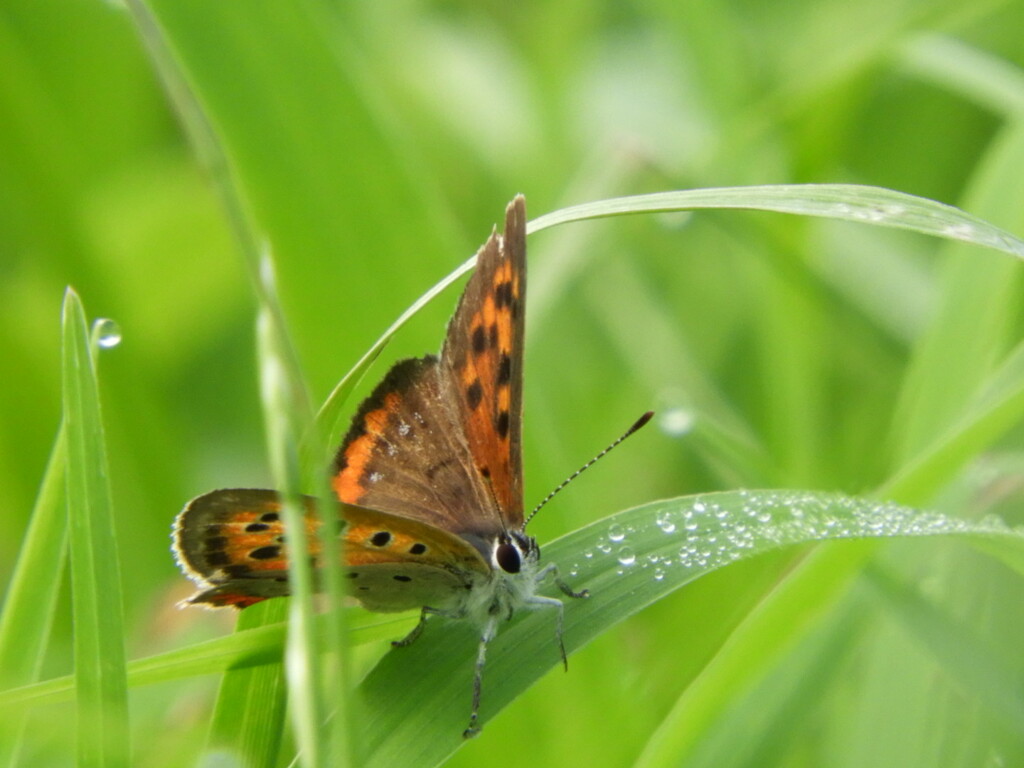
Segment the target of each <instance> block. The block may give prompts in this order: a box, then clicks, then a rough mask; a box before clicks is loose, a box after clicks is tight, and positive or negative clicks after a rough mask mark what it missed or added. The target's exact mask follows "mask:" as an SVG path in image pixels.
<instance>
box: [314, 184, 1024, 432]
mask: <svg viewBox="0 0 1024 768" xmlns="http://www.w3.org/2000/svg"><path fill="white" fill-rule="evenodd" d="M723 208H724V209H746V210H760V211H774V212H776V213H789V214H799V215H804V216H816V217H825V218H832V219H839V220H845V221H852V222H857V223H860V224H873V225H876V226H884V227H894V228H898V229H906V230H910V231H914V232H919V233H921V234H925V235H933V236H936V237H944V238H948V239H952V240H960V241H963V242H968V243H973V244H975V245H981V246H985V247H988V248H994V249H996V250H999V251H1003V252H1004V253H1009V254H1010V255H1012V256H1016V257H1017V258H1024V240H1021V239H1020V238H1017V237H1015V236H1014V235H1011V234H1010V233H1008V232H1006V231H1004V230H1002V229H999V228H998V227H995V226H993V225H991V224H989V223H988V222H986V221H983V220H982V219H979V218H977V217H975V216H971V215H970V214H968V213H964V212H963V211H961V210H960V209H958V208H955V207H953V206H951V205H945V204H944V203H938V202H935V201H933V200H928V199H926V198H922V197H916V196H914V195H908V194H905V193H903V192H895V191H893V190H889V189H883V188H881V187H869V186H862V185H855V184H781V185H772V186H756V187H754V186H752V187H724V188H711V189H692V190H678V191H674V192H659V193H655V194H650V195H635V196H632V197H618V198H611V199H608V200H600V201H597V202H593V203H584V204H582V205H574V206H570V207H568V208H562V209H560V210H557V211H553V212H551V213H547V214H544V215H543V216H540V217H538V218H536V219H534V220H533V221H531V222H530V223H529V224H528V225H527V233H528V234H534V233H536V232H540V231H541V230H544V229H548V228H549V227H554V226H558V225H560V224H568V223H571V222H576V221H586V220H587V219H596V218H604V217H608V216H622V215H628V214H637V213H665V212H672V211H692V210H700V209H723ZM475 263H476V257H475V256H473V257H471V258H469V259H467V260H466V261H464V262H462V264H460V265H459V266H458V267H456V268H455V269H454V270H452V271H451V272H450V273H449V274H447V275H446V276H445V277H444V278H442V279H441V280H440V281H439V282H438V283H437V284H436V285H434V286H433V287H432V288H431V289H430V290H429V291H427V292H426V293H424V294H423V295H422V296H421V297H420V298H419V299H417V300H416V301H415V302H414V303H413V304H412V305H411V306H410V307H409V308H408V309H407V310H406V311H405V312H403V313H402V314H401V316H399V318H398V319H397V320H395V322H394V323H392V324H391V326H390V327H389V328H388V329H387V330H386V331H385V332H384V333H383V334H382V335H381V337H380V338H379V339H377V341H375V342H374V343H373V345H372V346H371V347H370V349H369V350H368V351H367V353H366V354H365V355H364V356H363V357H362V358H361V359H360V360H359V362H358V363H356V365H355V366H354V367H353V369H352V371H350V372H349V373H348V374H347V375H346V376H345V377H344V378H343V379H342V380H341V381H340V382H339V383H338V385H337V386H336V387H335V389H334V391H333V392H331V394H330V395H329V396H328V398H327V400H326V402H325V403H324V405H323V406H322V407H321V408H320V411H319V413H318V414H317V424H318V425H319V426H320V428H321V430H322V432H323V433H324V434H329V435H330V436H331V440H329V441H328V442H329V443H330V444H333V442H334V440H333V438H335V437H337V435H338V434H339V433H340V431H341V429H340V427H339V426H338V422H339V419H340V414H341V411H342V406H343V404H344V402H345V399H346V398H347V396H348V394H349V393H350V392H351V389H352V387H353V386H354V385H355V383H356V382H357V381H358V380H359V377H361V376H362V375H363V373H365V371H366V369H367V368H368V367H369V365H370V363H372V362H373V360H374V359H375V358H376V356H377V355H379V354H380V352H381V350H382V349H383V348H384V345H385V344H387V342H388V340H389V339H390V338H391V337H392V336H393V335H394V334H395V333H396V332H397V331H398V330H399V329H400V328H401V327H402V326H403V325H405V324H406V323H407V322H408V321H409V320H410V319H411V318H412V317H414V316H415V315H416V314H417V313H418V312H419V311H420V310H421V309H422V308H423V307H425V306H426V305H427V304H429V303H430V302H431V301H432V300H433V299H434V298H435V297H436V296H437V295H438V294H440V293H441V292H442V291H444V290H445V289H446V288H447V287H448V286H450V285H451V284H452V283H454V282H455V281H456V280H458V279H459V278H460V277H462V276H463V275H464V274H466V273H467V272H469V270H471V269H472V268H473V265H474V264H475Z"/></svg>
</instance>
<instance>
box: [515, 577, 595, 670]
mask: <svg viewBox="0 0 1024 768" xmlns="http://www.w3.org/2000/svg"><path fill="white" fill-rule="evenodd" d="M548 575H550V576H551V577H552V578H553V580H554V582H555V584H556V585H557V586H558V588H559V589H560V590H562V592H563V593H564V594H565V595H567V596H568V597H575V598H584V597H590V590H587V589H581V590H580V591H579V592H576V591H574V590H573V588H572V587H570V586H569V585H568V584H567V583H565V582H564V581H562V579H561V577H560V576H559V575H558V566H557V565H555V564H554V563H549V564H548V565H546V566H545V567H544V568H543V569H541V571H540V573H538V574H537V580H538V581H540V580H541V579H543V578H545V577H547V576H548ZM529 604H531V605H533V606H535V607H538V608H539V607H541V606H545V605H547V606H551V607H553V608H558V619H557V624H556V627H555V635H556V636H557V637H558V650H559V651H560V652H561V654H562V666H563V667H565V670H566V671H568V670H569V657H568V656H567V655H566V653H565V643H564V642H563V640H562V627H563V625H564V624H565V606H564V605H562V601H561V600H556V599H555V598H553V597H544V596H542V595H534V596H533V597H532V598H531V599H530V603H529Z"/></svg>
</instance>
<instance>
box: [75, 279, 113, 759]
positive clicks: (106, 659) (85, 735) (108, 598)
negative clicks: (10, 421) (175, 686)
mask: <svg viewBox="0 0 1024 768" xmlns="http://www.w3.org/2000/svg"><path fill="white" fill-rule="evenodd" d="M63 331H64V338H63V350H62V355H63V382H62V383H63V390H64V426H65V429H66V430H67V432H66V435H67V502H68V535H69V540H70V544H71V547H70V550H71V595H72V617H73V620H74V626H75V638H74V643H75V689H76V697H77V707H76V708H77V715H78V764H79V765H81V766H85V767H86V768H89V767H90V766H104V767H107V766H110V767H111V768H113V767H114V766H122V765H123V766H127V765H128V764H129V746H128V694H127V679H126V675H125V652H124V628H123V618H122V613H121V611H122V608H121V577H120V573H119V572H118V553H117V543H116V541H115V537H114V526H113V520H112V512H111V500H110V485H109V481H108V479H107V478H108V477H109V473H108V469H107V454H106V447H105V445H104V439H103V421H102V418H101V415H100V402H99V389H98V386H97V382H96V369H95V366H94V365H93V359H92V349H91V346H90V342H89V330H88V328H87V327H86V323H85V312H84V311H83V309H82V303H81V301H80V300H79V298H78V295H77V294H76V293H75V292H74V291H73V290H71V289H70V288H69V289H68V291H67V293H66V294H65V297H64V308H63Z"/></svg>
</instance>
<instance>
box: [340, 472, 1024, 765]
mask: <svg viewBox="0 0 1024 768" xmlns="http://www.w3.org/2000/svg"><path fill="white" fill-rule="evenodd" d="M934 535H941V536H950V535H955V536H959V537H962V538H963V539H964V540H965V541H966V542H969V543H975V542H977V543H979V544H982V545H985V546H987V545H988V544H989V543H990V542H996V541H998V542H1000V543H1001V545H1002V550H1001V551H1000V553H999V554H1000V556H1001V557H1002V558H1004V559H1005V561H1006V562H1008V563H1009V564H1010V565H1011V566H1012V567H1014V568H1015V569H1016V570H1017V571H1018V572H1020V573H1022V574H1024V533H1021V532H1016V531H1012V530H1010V529H1009V528H1007V527H1006V526H1005V525H1003V524H1001V523H999V522H995V521H985V522H979V523H972V522H966V521H963V520H958V519H955V518H950V517H947V516H944V515H939V514H936V513H930V512H922V511H917V510H913V509H910V508H907V507H901V506H898V505H895V504H888V503H879V502H876V501H872V500H868V499H851V498H849V497H843V496H837V495H834V494H827V493H815V492H795V491H758V492H754V491H741V492H730V493H718V494H708V495H704V496H699V497H694V498H683V499H673V500H669V501H663V502H656V503H653V504H647V505H644V506H642V507H637V508H635V509H631V510H626V511H624V512H620V513H617V514H615V515H613V516H611V517H610V518H607V519H605V520H603V521H599V522H597V523H594V524H592V525H590V526H587V527H585V528H583V529H581V530H579V531H576V532H574V533H572V534H570V535H569V536H566V537H563V538H562V539H559V540H557V541H555V542H553V543H552V544H550V545H548V546H547V547H545V554H546V556H547V557H546V559H550V560H551V561H552V562H556V563H559V565H560V566H561V567H562V569H563V573H564V574H566V575H567V577H569V578H571V579H572V583H573V585H574V586H578V587H586V588H589V589H590V593H591V597H590V598H589V599H588V600H572V601H568V602H567V603H566V605H565V644H566V648H567V649H568V650H574V649H576V648H578V647H580V646H581V645H583V644H585V643H586V642H587V641H589V640H590V639H592V638H593V637H595V636H596V635H598V634H600V633H601V632H604V631H605V630H607V629H608V628H609V627H610V626H612V625H614V624H616V623H618V622H619V621H621V620H623V619H625V618H627V617H628V616H631V615H633V614H634V613H636V612H637V611H639V610H640V609H641V608H643V607H645V606H646V605H649V604H650V603H652V602H654V601H655V600H658V599H660V598H661V597H663V596H664V595H666V594H668V593H669V592H671V591H673V590H675V589H678V588H679V587H681V586H683V585H684V584H686V583H689V582H690V581H692V580H693V579H696V578H698V577H699V576H701V575H703V574H704V573H707V572H710V571H712V570H714V569H716V568H720V567H722V566H724V565H727V564H729V563H731V562H733V561H735V560H739V559H743V558H748V557H751V556H754V555H756V554H759V553H762V552H767V551H771V550H775V549H777V548H779V547H782V546H790V545H794V544H800V543H808V542H816V541H823V540H830V539H860V538H888V537H919V536H934ZM872 550H873V547H871V546H870V545H869V544H866V543H862V544H861V545H860V546H850V547H843V548H841V549H839V550H834V549H833V550H830V551H829V558H828V562H823V563H822V564H821V565H820V566H819V567H820V568H822V569H823V570H822V572H821V573H823V574H825V575H828V574H834V573H836V572H837V570H838V573H839V574H840V576H838V577H835V576H830V577H828V578H815V576H816V575H818V574H816V572H815V569H813V568H808V569H801V571H800V572H799V573H800V579H799V580H798V581H795V582H793V584H792V585H786V586H784V587H782V588H780V589H782V590H783V592H784V593H785V594H786V600H785V601H783V605H784V607H785V609H786V610H785V611H783V612H782V613H781V614H780V612H779V609H778V607H777V605H773V604H771V603H766V604H765V606H764V609H763V614H762V613H759V614H758V615H756V616H754V617H752V618H751V619H750V621H751V623H752V626H754V627H756V631H750V632H742V633H737V635H736V637H735V638H734V640H731V641H730V643H733V642H735V644H736V647H737V648H740V649H742V650H743V651H747V650H754V651H757V650H758V649H759V648H760V649H762V650H761V651H760V652H759V653H762V654H767V655H768V656H769V657H772V658H774V657H775V656H776V655H777V654H778V653H779V652H781V651H782V650H784V649H785V647H787V646H788V644H789V643H790V642H793V641H794V640H793V638H795V637H796V636H798V635H799V633H794V632H792V631H791V627H792V626H793V624H791V623H786V622H780V621H778V620H777V619H778V616H780V615H785V616H787V617H788V618H789V619H791V621H792V622H794V623H795V624H796V625H797V626H799V625H801V624H803V625H807V626H810V625H811V624H813V622H814V620H815V617H816V616H817V615H819V612H820V611H823V610H825V608H823V607H822V606H825V605H827V604H828V603H829V602H830V600H831V599H834V597H835V596H837V595H839V594H841V593H842V591H843V587H844V586H845V584H846V583H848V581H849V579H851V578H852V577H853V576H854V575H855V574H856V573H858V572H859V570H860V568H861V567H862V565H863V562H864V560H865V559H866V558H867V557H869V556H870V554H871V551H872ZM837 553H838V554H839V556H840V557H841V558H842V559H843V561H844V563H845V564H843V565H840V566H839V567H838V569H837V566H836V560H837ZM811 560H812V561H813V560H814V558H813V557H812V558H811ZM794 596H795V597H794ZM437 624H438V625H439V626H431V627H428V629H427V631H425V632H424V633H423V635H422V636H421V637H420V638H419V639H418V640H417V641H416V643H415V644H414V645H413V646H411V647H409V648H400V649H395V650H394V651H392V652H391V653H389V654H388V655H387V656H385V657H384V659H383V660H382V661H381V662H380V664H378V665H377V667H376V668H375V669H374V670H373V672H371V673H370V675H369V676H368V677H367V679H366V680H365V681H364V682H363V684H362V685H361V686H360V691H361V694H362V696H363V699H364V702H365V706H366V710H365V712H366V716H365V719H364V721H365V730H366V746H367V747H368V752H367V754H366V755H365V758H366V762H367V764H368V765H382V766H383V765H434V764H437V763H438V762H440V761H441V760H443V759H444V758H445V757H446V756H447V755H449V754H450V753H451V752H452V751H454V750H455V749H457V748H458V747H459V745H460V744H461V743H462V739H461V730H462V728H461V723H462V721H463V719H464V715H465V712H466V710H467V708H468V706H469V696H470V690H471V675H472V671H471V666H472V665H471V663H470V659H471V657H472V655H473V652H474V650H475V632H474V630H473V629H472V628H471V627H468V626H465V625H464V624H461V623H458V622H451V623H449V622H443V621H442V622H437ZM722 658H728V659H730V661H729V663H728V664H726V665H725V667H724V668H723V669H722V670H721V671H720V672H719V673H718V674H719V676H720V677H719V679H718V680H717V681H715V682H714V683H708V685H707V687H706V688H705V689H704V690H703V693H700V694H699V695H698V694H697V693H695V694H694V699H695V703H693V704H690V705H688V709H689V711H691V712H694V711H698V712H700V713H701V719H706V718H707V717H710V716H711V715H712V714H713V713H714V712H715V709H716V707H720V706H721V705H722V703H723V702H724V700H725V697H726V696H727V693H722V692H723V691H726V692H727V691H728V690H729V685H726V683H727V682H728V681H730V680H731V681H742V680H744V679H746V674H747V673H748V672H749V669H748V667H749V664H750V663H748V662H747V661H746V660H745V659H746V657H745V656H744V653H741V652H739V651H737V652H734V653H729V654H725V655H724V656H723V657H722ZM752 658H754V659H760V658H764V656H759V655H758V654H756V653H755V656H754V657H752ZM558 661H559V659H558V652H557V649H556V647H555V641H554V617H553V616H552V615H551V614H550V613H549V612H543V611H542V612H535V613H531V614H529V615H526V616H521V617H518V618H517V619H515V620H513V621H512V622H510V624H509V625H507V626H506V627H504V628H503V629H502V631H501V633H500V634H499V635H498V637H497V638H496V639H495V641H494V642H493V643H492V644H491V646H490V649H489V651H488V663H487V670H486V673H485V677H484V696H483V707H482V712H481V716H482V719H483V720H484V721H486V720H488V719H490V718H491V717H493V716H494V714H495V713H496V712H498V711H499V710H500V709H501V708H502V707H503V706H505V705H506V704H508V702H510V701H511V700H512V699H513V698H515V696H517V695H518V694H520V693H521V692H522V691H524V690H525V689H526V688H527V687H529V686H530V685H531V684H533V683H534V682H535V681H536V680H537V679H538V678H539V677H540V676H541V675H542V674H544V673H545V672H546V671H547V670H549V669H550V668H551V667H552V666H555V665H556V664H557V663H558ZM752 663H754V664H756V663H757V662H756V661H755V662H752ZM706 674H707V673H706ZM398 691H401V695H399V694H398ZM669 730H670V729H666V733H668V732H669ZM694 732H696V731H694ZM673 733H674V732H673ZM683 738H684V740H685V738H688V737H685V736H684V737H683ZM665 753H666V754H670V753H671V754H676V755H677V756H678V754H679V753H675V752H671V750H666V752H665ZM675 764H678V763H675Z"/></svg>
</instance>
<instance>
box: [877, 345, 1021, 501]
mask: <svg viewBox="0 0 1024 768" xmlns="http://www.w3.org/2000/svg"><path fill="white" fill-rule="evenodd" d="M1022 416H1024V343H1021V344H1019V345H1018V346H1017V349H1016V350H1015V351H1014V352H1013V354H1011V355H1010V356H1009V357H1008V358H1007V359H1006V360H1005V361H1004V362H1003V364H1002V365H1001V366H1000V368H999V369H998V370H997V371H996V372H994V373H993V374H992V375H991V376H989V378H988V380H987V381H986V383H985V385H984V387H983V388H982V390H981V392H980V393H979V394H978V396H976V397H975V398H973V401H972V402H971V404H970V405H969V406H968V408H967V409H966V413H965V414H964V416H963V417H962V418H961V419H959V420H958V421H957V423H956V424H954V425H953V426H952V427H951V428H950V429H949V431H948V432H946V433H945V434H943V435H941V436H940V437H939V438H938V439H936V440H935V441H934V442H933V443H932V444H931V445H929V446H928V447H926V448H925V449H924V450H922V451H921V452H920V453H919V454H918V455H916V456H914V457H913V458H912V459H911V460H910V461H908V462H906V463H905V464H904V465H903V467H902V468H901V469H900V471H899V472H897V473H896V474H895V475H893V477H891V478H890V479H889V480H888V481H887V482H886V483H885V485H884V486H883V487H882V488H881V489H880V490H879V495H880V496H883V497H885V498H899V499H904V500H906V501H908V502H910V503H922V502H923V501H925V500H926V499H928V498H929V497H930V496H931V495H932V494H933V493H935V492H936V490H938V489H939V488H940V487H941V486H942V485H943V484H944V483H946V482H947V481H948V479H949V478H950V477H953V475H954V473H955V471H956V469H957V468H958V467H961V466H963V465H964V464H966V463H967V462H968V461H970V460H971V459H973V458H974V457H976V456H978V455H980V454H981V452H982V451H983V450H985V449H986V448H987V447H989V446H990V445H992V444H993V443H994V442H995V441H996V440H998V439H999V437H1000V436H1002V435H1004V434H1006V432H1008V431H1009V430H1011V429H1013V428H1014V427H1015V426H1016V425H1018V424H1019V423H1020V419H1021V417H1022Z"/></svg>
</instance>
